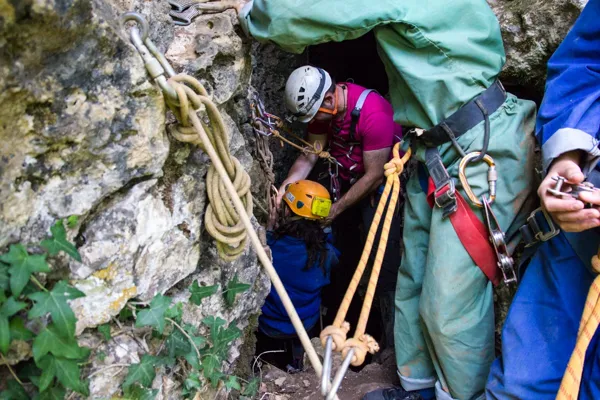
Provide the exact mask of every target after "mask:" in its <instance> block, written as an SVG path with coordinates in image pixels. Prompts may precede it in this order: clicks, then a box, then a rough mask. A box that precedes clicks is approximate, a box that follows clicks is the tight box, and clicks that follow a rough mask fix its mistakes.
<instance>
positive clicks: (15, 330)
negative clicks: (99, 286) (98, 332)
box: [0, 220, 90, 400]
mask: <svg viewBox="0 0 600 400" xmlns="http://www.w3.org/2000/svg"><path fill="white" fill-rule="evenodd" d="M50 230H51V232H52V237H51V238H49V239H46V240H43V241H42V242H41V243H40V245H41V247H42V248H44V249H45V250H46V251H47V253H48V255H51V256H55V255H57V254H58V253H59V252H60V251H63V252H65V253H67V254H68V255H70V256H71V257H72V258H74V259H76V260H78V261H81V257H80V256H79V253H78V252H77V249H76V248H75V246H74V245H73V244H71V243H70V242H68V241H67V239H66V232H65V228H64V225H63V221H62V220H59V221H57V222H56V224H54V226H53V227H52V228H51V229H50ZM0 261H1V262H0V352H1V353H3V354H6V353H7V351H8V349H9V346H10V344H11V342H12V341H15V340H21V341H26V342H30V343H31V349H32V353H33V360H34V363H35V365H33V363H31V364H28V363H27V362H24V363H23V364H24V365H25V366H24V367H23V368H22V369H23V370H26V369H27V370H28V371H29V372H27V373H24V374H23V376H22V377H21V379H22V380H23V381H25V382H27V381H29V382H31V383H32V384H33V385H34V386H35V388H36V390H35V392H34V393H32V395H31V396H30V394H28V393H27V392H25V390H24V389H23V387H22V386H21V384H20V383H19V382H17V381H16V380H15V381H9V382H8V383H7V386H6V389H5V390H3V391H2V392H0V399H29V398H31V397H32V396H33V398H34V399H40V400H46V399H48V400H51V399H64V398H65V395H66V392H67V389H71V390H74V391H76V392H79V393H81V394H83V395H88V388H87V384H85V383H84V382H83V381H82V380H81V370H80V363H82V362H85V360H86V359H87V358H88V356H89V353H90V351H89V349H86V348H83V347H80V346H79V345H78V343H77V340H76V339H75V324H76V322H77V319H76V318H75V314H74V313H73V310H71V307H69V304H68V301H69V300H73V299H76V298H79V297H83V296H84V294H83V293H82V292H80V291H79V290H77V289H75V288H74V287H72V286H71V285H69V284H68V283H67V282H65V281H59V282H57V283H56V284H55V285H54V287H53V288H52V290H48V289H47V288H46V287H45V286H42V284H41V283H40V282H39V281H38V279H37V278H36V276H35V274H36V273H47V272H50V267H49V266H48V263H47V261H46V254H30V253H29V252H28V251H27V247H26V246H25V245H23V244H13V245H11V246H10V248H9V251H8V252H7V253H5V254H2V255H0ZM47 316H49V317H50V318H47ZM25 317H26V318H27V319H25ZM30 322H31V323H33V324H34V325H35V326H38V327H39V328H36V331H37V329H39V333H38V334H37V335H36V334H34V333H33V332H32V331H30V330H29V329H28V328H27V327H28V326H29V323H30ZM9 368H11V369H12V367H9Z"/></svg>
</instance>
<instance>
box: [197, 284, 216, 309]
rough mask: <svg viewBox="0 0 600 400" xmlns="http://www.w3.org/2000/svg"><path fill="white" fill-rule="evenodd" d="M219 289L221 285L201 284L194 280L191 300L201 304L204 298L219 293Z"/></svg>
mask: <svg viewBox="0 0 600 400" xmlns="http://www.w3.org/2000/svg"><path fill="white" fill-rule="evenodd" d="M218 289H219V285H212V286H199V285H198V282H196V281H194V283H193V284H192V286H191V287H190V292H191V293H192V295H191V296H190V301H191V302H192V303H194V304H195V305H197V306H199V305H200V304H201V303H202V299H203V298H205V297H208V296H212V295H213V294H215V293H217V290H218Z"/></svg>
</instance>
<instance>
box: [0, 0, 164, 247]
mask: <svg viewBox="0 0 600 400" xmlns="http://www.w3.org/2000/svg"><path fill="white" fill-rule="evenodd" d="M121 12H122V10H120V9H118V8H115V7H113V6H111V4H110V3H108V2H103V1H100V0H85V1H75V0H65V1H61V2H60V3H54V2H51V1H36V2H9V3H6V5H5V7H3V8H2V9H0V20H2V21H4V23H2V24H0V60H1V61H0V121H2V123H1V124H0V140H1V142H2V143H3V145H2V152H1V154H0V247H4V246H5V245H7V244H8V243H11V242H15V241H17V240H20V241H36V240H39V239H40V238H42V237H43V236H45V235H46V232H47V230H48V228H49V226H50V225H51V224H52V223H53V222H54V221H55V220H56V219H58V218H64V217H67V216H69V215H79V216H86V215H87V214H88V213H90V211H92V210H93V209H94V208H95V207H96V206H98V204H100V202H101V201H102V200H103V199H104V198H105V197H107V196H109V195H111V194H113V193H115V192H116V191H118V190H119V189H120V188H122V187H123V186H125V185H126V184H128V183H130V182H132V181H135V180H136V179H144V178H148V177H152V176H158V175H160V173H161V168H162V165H163V163H164V161H165V159H166V157H167V154H168V149H169V143H168V140H167V138H166V135H165V133H164V115H165V113H164V110H165V107H164V102H163V100H162V95H161V94H160V91H159V90H157V88H156V87H155V86H153V85H151V84H150V83H149V81H148V77H147V74H146V71H145V68H144V65H143V63H142V60H141V59H140V57H139V55H138V54H137V53H136V52H135V50H134V49H133V47H132V46H130V45H129V44H128V41H127V40H124V39H121V37H120V35H121V31H120V28H119V26H118V16H119V14H121ZM158 25H160V24H158ZM153 26H157V25H156V24H155V25H153ZM152 33H153V34H154V33H155V31H153V32H152ZM165 40H168V37H164V36H162V37H161V40H160V41H159V43H164V42H165Z"/></svg>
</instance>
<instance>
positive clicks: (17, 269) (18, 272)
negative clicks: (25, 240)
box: [0, 244, 50, 297]
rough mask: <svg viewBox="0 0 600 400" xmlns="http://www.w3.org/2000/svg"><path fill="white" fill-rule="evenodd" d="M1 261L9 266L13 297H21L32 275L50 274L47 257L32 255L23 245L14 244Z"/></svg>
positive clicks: (0, 258) (2, 256)
mask: <svg viewBox="0 0 600 400" xmlns="http://www.w3.org/2000/svg"><path fill="white" fill-rule="evenodd" d="M0 261H2V262H4V263H6V264H9V265H10V267H9V268H8V273H9V274H10V290H11V291H12V294H13V296H15V297H19V296H20V295H21V292H22V291H23V288H24V287H25V285H27V282H29V278H30V277H31V274H33V273H35V272H50V268H49V267H48V264H47V263H46V256H41V255H30V254H29V253H28V252H27V249H26V248H25V246H23V245H22V244H13V245H11V246H10V250H9V251H8V253H6V254H3V255H1V256H0Z"/></svg>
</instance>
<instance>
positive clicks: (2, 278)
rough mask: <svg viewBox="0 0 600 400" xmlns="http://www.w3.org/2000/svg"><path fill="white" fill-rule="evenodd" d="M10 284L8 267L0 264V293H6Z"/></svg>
mask: <svg viewBox="0 0 600 400" xmlns="http://www.w3.org/2000/svg"><path fill="white" fill-rule="evenodd" d="M9 284H10V278H9V277H8V265H7V264H4V263H1V262H0V293H3V292H6V291H7V290H8V287H9Z"/></svg>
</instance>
